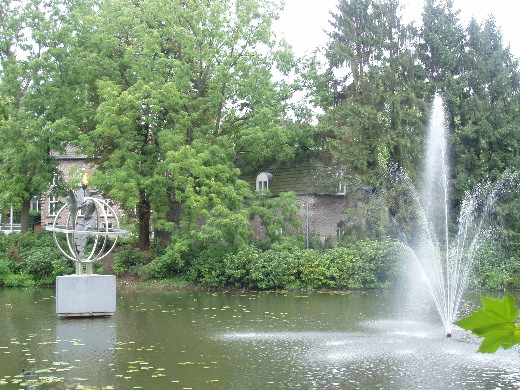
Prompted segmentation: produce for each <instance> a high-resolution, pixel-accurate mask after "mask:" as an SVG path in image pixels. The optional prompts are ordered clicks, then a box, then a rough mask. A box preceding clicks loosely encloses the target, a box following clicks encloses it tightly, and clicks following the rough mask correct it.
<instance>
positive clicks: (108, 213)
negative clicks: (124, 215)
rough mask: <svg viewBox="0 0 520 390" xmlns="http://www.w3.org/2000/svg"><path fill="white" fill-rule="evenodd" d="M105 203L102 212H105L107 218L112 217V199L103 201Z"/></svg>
mask: <svg viewBox="0 0 520 390" xmlns="http://www.w3.org/2000/svg"><path fill="white" fill-rule="evenodd" d="M103 200H104V201H105V204H104V205H103V210H104V212H105V215H106V216H107V217H113V216H114V214H113V213H112V205H113V204H114V202H113V201H112V199H103Z"/></svg>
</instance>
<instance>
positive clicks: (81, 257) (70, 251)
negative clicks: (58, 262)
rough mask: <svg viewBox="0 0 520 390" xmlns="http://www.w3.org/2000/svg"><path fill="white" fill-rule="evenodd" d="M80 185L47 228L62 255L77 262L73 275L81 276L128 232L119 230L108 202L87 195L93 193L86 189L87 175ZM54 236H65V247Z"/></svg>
mask: <svg viewBox="0 0 520 390" xmlns="http://www.w3.org/2000/svg"><path fill="white" fill-rule="evenodd" d="M81 184H82V186H81V188H80V189H78V190H76V191H73V190H70V191H69V197H68V201H67V204H66V205H64V206H62V207H61V208H60V209H59V211H58V213H57V214H56V217H55V218H54V222H53V224H52V226H47V227H46V229H47V230H49V231H52V232H53V237H54V242H55V244H56V246H57V247H58V249H59V250H60V251H61V253H63V255H64V256H65V257H67V258H68V259H70V260H73V261H74V262H75V263H76V274H77V275H82V274H83V273H84V271H85V273H86V274H87V275H91V274H92V263H93V262H95V261H98V260H101V259H102V258H104V257H106V256H107V255H108V254H109V253H110V252H111V251H112V249H114V247H115V245H116V242H117V238H118V237H119V236H122V235H126V234H128V231H126V230H120V229H119V219H118V218H117V215H116V213H115V211H114V209H113V208H112V207H110V205H109V204H108V203H107V202H105V201H104V200H102V199H98V198H94V197H92V196H90V195H93V194H92V193H91V191H90V190H88V175H87V174H86V173H85V174H83V178H82V181H81ZM57 233H63V234H65V236H66V238H67V247H66V248H63V247H62V245H60V243H59V242H58V240H57V237H56V234H57ZM89 238H91V239H90V240H89ZM109 238H113V242H112V244H111V245H110V246H109V245H107V244H108V241H109V240H108V239H109ZM84 265H85V267H84ZM84 268H85V270H84Z"/></svg>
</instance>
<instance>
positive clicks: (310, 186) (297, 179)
mask: <svg viewBox="0 0 520 390" xmlns="http://www.w3.org/2000/svg"><path fill="white" fill-rule="evenodd" d="M261 172H265V173H271V174H272V175H273V178H272V180H271V182H270V185H269V190H270V191H271V194H273V195H278V194H280V193H281V192H288V191H294V192H296V194H298V195H309V194H334V195H336V194H338V188H339V187H338V186H339V182H340V181H341V179H340V175H339V174H338V171H337V170H335V169H333V168H331V167H328V166H326V165H325V164H323V163H320V162H318V161H315V160H309V161H303V162H296V163H290V164H273V165H271V166H268V167H265V168H264V169H262V170H261V171H259V172H257V174H256V175H255V176H254V177H252V178H248V181H249V182H250V183H251V184H252V186H255V184H256V177H257V175H258V174H260V173H261Z"/></svg>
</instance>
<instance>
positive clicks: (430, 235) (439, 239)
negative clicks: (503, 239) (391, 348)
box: [406, 94, 514, 337]
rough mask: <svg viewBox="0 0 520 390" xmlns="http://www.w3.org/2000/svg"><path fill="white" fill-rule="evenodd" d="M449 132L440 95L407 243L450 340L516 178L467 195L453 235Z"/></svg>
mask: <svg viewBox="0 0 520 390" xmlns="http://www.w3.org/2000/svg"><path fill="white" fill-rule="evenodd" d="M446 128H447V126H446V116H445V110H444V106H443V102H442V98H441V96H440V95H439V94H437V95H436V96H435V99H434V102H433V105H432V112H431V117H430V122H429V126H428V137H427V147H426V156H425V157H426V158H425V163H424V167H423V172H424V178H423V185H422V191H421V192H420V193H419V194H418V193H417V192H416V191H415V190H414V189H413V187H412V189H413V191H412V193H413V195H414V196H413V199H414V202H416V203H417V204H416V206H417V207H415V208H416V212H417V215H416V219H417V221H416V228H415V229H414V232H413V237H410V238H407V239H406V241H407V244H408V245H409V247H410V249H411V256H412V257H413V259H414V260H415V262H416V264H418V265H419V269H420V271H421V273H422V276H423V279H424V281H425V283H426V284H427V286H428V290H429V292H430V295H431V296H432V298H433V300H434V302H435V305H436V308H437V310H438V312H439V315H440V317H441V320H442V323H443V326H444V329H445V331H446V335H447V336H448V337H451V333H452V330H453V322H454V321H455V319H456V316H457V311H458V308H459V304H460V302H461V300H462V296H463V294H464V292H465V290H466V288H467V285H468V282H469V276H470V272H471V270H472V268H473V262H474V259H475V256H476V254H477V252H478V251H479V249H480V247H481V246H482V244H483V243H484V242H486V240H488V239H489V238H491V236H492V235H493V232H494V226H495V224H494V223H493V220H494V219H495V213H494V209H493V205H494V203H495V200H496V198H497V197H498V196H499V195H500V194H501V193H502V192H503V190H504V189H505V188H506V187H507V186H508V183H510V182H511V181H514V178H513V177H511V175H506V174H505V175H503V178H502V179H501V180H500V181H499V182H498V183H496V184H495V185H491V184H489V183H487V184H486V183H482V184H480V185H477V186H476V187H475V188H474V189H473V190H472V191H470V192H467V193H466V195H465V197H464V199H463V202H462V204H461V208H460V215H459V218H458V231H457V234H455V235H454V234H451V233H450V221H451V218H450V215H449V211H450V196H449V195H450V188H449V175H450V168H449V158H448V142H447V134H446ZM407 181H408V182H409V180H407Z"/></svg>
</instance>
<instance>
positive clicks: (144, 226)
mask: <svg viewBox="0 0 520 390" xmlns="http://www.w3.org/2000/svg"><path fill="white" fill-rule="evenodd" d="M150 215H151V211H150V202H149V200H148V196H147V195H146V190H145V189H141V190H139V202H138V203H137V222H138V224H139V236H138V238H137V245H139V248H141V249H143V250H148V249H150Z"/></svg>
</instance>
